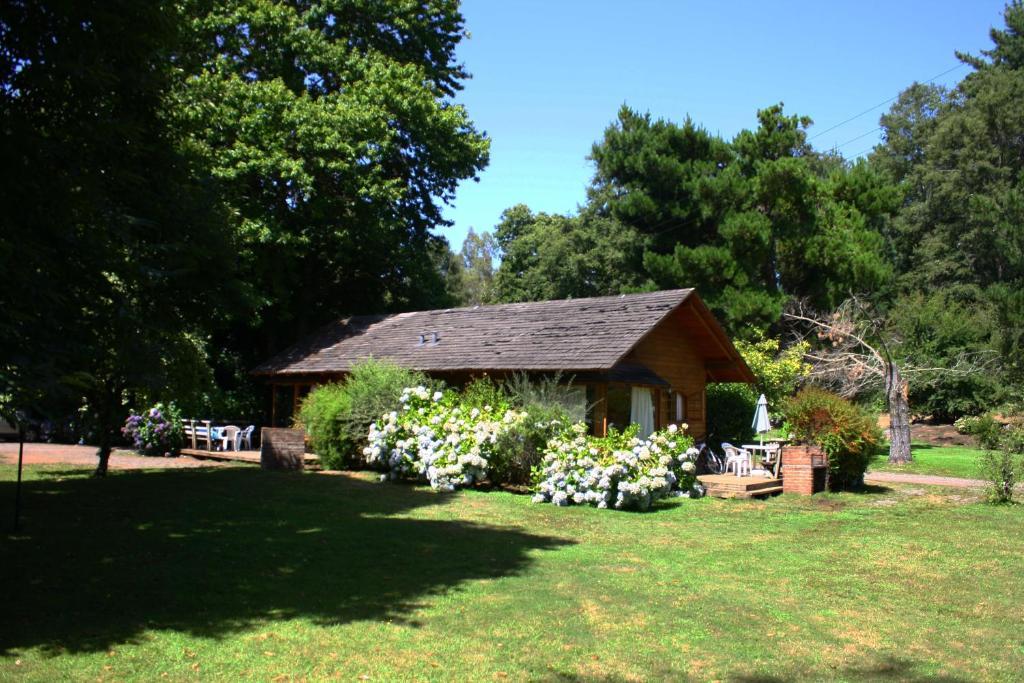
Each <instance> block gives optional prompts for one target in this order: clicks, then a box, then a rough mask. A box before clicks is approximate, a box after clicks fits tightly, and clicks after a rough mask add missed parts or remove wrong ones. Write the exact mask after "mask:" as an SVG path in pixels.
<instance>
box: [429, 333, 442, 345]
mask: <svg viewBox="0 0 1024 683" xmlns="http://www.w3.org/2000/svg"><path fill="white" fill-rule="evenodd" d="M432 337H433V338H432V339H431V340H430V345H431V346H437V345H438V344H440V343H441V335H440V334H439V333H437V332H433V333H432Z"/></svg>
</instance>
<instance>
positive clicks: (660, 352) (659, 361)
mask: <svg viewBox="0 0 1024 683" xmlns="http://www.w3.org/2000/svg"><path fill="white" fill-rule="evenodd" d="M688 337H689V333H688V331H687V329H686V326H685V325H684V324H683V321H682V315H681V312H680V311H678V310H677V311H675V312H674V313H672V314H671V315H670V316H669V317H668V318H666V319H665V320H664V321H662V323H661V324H660V325H658V326H657V327H655V328H654V329H653V330H651V331H650V332H649V333H648V334H647V336H646V337H644V338H643V339H642V340H641V341H640V343H639V344H637V346H636V348H634V349H633V350H632V351H631V352H630V353H629V355H628V356H627V357H626V358H625V361H631V362H636V363H640V364H642V365H645V366H647V367H648V368H650V369H651V370H652V371H654V373H655V374H657V375H658V376H659V377H661V378H662V379H664V380H665V381H667V382H668V383H669V384H671V385H672V389H671V391H672V393H673V395H672V396H670V395H669V392H667V391H659V392H658V394H660V395H659V396H658V399H657V401H656V406H657V407H658V410H657V413H658V415H659V421H658V424H657V428H658V429H663V428H665V427H667V426H668V425H669V424H673V423H675V422H676V419H675V418H676V414H675V412H676V411H675V398H674V394H675V393H680V394H682V395H683V396H684V397H685V410H684V412H685V416H684V421H685V422H686V423H687V424H688V425H689V428H690V429H689V432H690V434H692V435H693V436H694V437H695V438H698V439H700V438H703V437H704V436H706V434H707V421H706V419H705V397H704V389H705V387H706V385H707V372H706V369H705V367H704V357H703V356H702V355H701V354H700V353H698V351H697V349H696V348H694V345H693V344H692V343H691V342H690V341H689V338H688Z"/></svg>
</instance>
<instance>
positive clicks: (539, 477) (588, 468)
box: [533, 423, 703, 510]
mask: <svg viewBox="0 0 1024 683" xmlns="http://www.w3.org/2000/svg"><path fill="white" fill-rule="evenodd" d="M636 430H637V428H636V426H635V425H634V426H632V427H630V428H628V429H626V430H624V431H622V432H618V431H616V430H611V431H610V433H609V434H608V436H606V437H602V438H599V437H593V436H588V435H587V426H586V425H585V424H583V423H578V424H576V425H574V426H573V427H572V428H571V429H570V430H569V431H568V432H567V433H565V434H563V435H562V436H557V437H555V438H553V439H551V441H549V442H548V449H547V451H546V452H545V455H544V461H543V463H542V465H541V467H539V468H538V469H537V471H536V472H535V476H534V483H535V485H536V490H537V493H536V495H535V496H534V497H533V500H534V502H535V503H553V504H555V505H573V504H575V505H584V504H586V505H596V506H597V507H599V508H608V507H613V508H617V509H620V510H621V509H637V510H646V509H647V508H649V507H650V506H651V504H652V503H653V502H654V501H656V500H658V499H660V498H665V497H667V496H669V495H670V494H671V493H672V492H673V491H677V492H679V493H680V495H684V496H685V495H701V494H702V493H703V489H702V488H701V487H700V485H699V484H697V483H696V459H697V450H696V449H695V448H693V439H692V438H691V437H689V436H686V435H685V434H683V433H682V432H680V431H679V429H678V428H677V427H676V426H675V425H671V426H669V428H668V429H666V430H664V431H660V432H655V433H654V434H652V435H651V436H650V437H649V438H648V439H647V440H646V441H641V440H640V439H638V438H637V437H636Z"/></svg>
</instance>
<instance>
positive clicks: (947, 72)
mask: <svg viewBox="0 0 1024 683" xmlns="http://www.w3.org/2000/svg"><path fill="white" fill-rule="evenodd" d="M965 66H967V65H966V64H964V63H962V62H961V63H960V64H957V65H956V66H954V67H953V68H952V69H946V70H945V71H943V72H942V73H940V74H936V75H934V76H932V77H931V78H929V79H928V80H927V81H925V83H931V82H932V81H934V80H935V79H937V78H942V77H943V76H945V75H946V74H949V73H953V72H954V71H956V70H957V69H962V68H964V67H965ZM899 97H900V96H899V95H896V96H895V97H890V98H889V99H887V100H886V101H885V102H879V103H878V104H876V105H875V106H873V107H870V108H868V109H865V110H864V111H862V112H861V113H859V114H857V115H856V116H851V117H850V118H848V119H846V120H845V121H840V122H839V123H837V124H836V125H834V126H832V127H831V128H826V129H825V130H823V131H821V132H820V133H816V134H814V135H812V136H811V137H809V138H807V142H810V141H811V140H814V139H815V138H820V137H821V136H822V135H824V134H825V133H828V132H829V131H833V130H835V129H836V128H839V127H840V126H845V125H846V124H848V123H849V122H850V121H855V120H857V119H859V118H860V117H862V116H864V115H865V114H870V113H871V112H873V111H874V110H876V109H878V108H879V107H884V106H885V105H887V104H889V103H890V102H894V101H895V100H897V99H899Z"/></svg>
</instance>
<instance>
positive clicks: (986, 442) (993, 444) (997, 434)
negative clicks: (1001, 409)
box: [971, 414, 1003, 450]
mask: <svg viewBox="0 0 1024 683" xmlns="http://www.w3.org/2000/svg"><path fill="white" fill-rule="evenodd" d="M971 434H973V435H974V436H976V437H978V445H979V446H980V447H982V448H984V449H986V450H996V449H998V448H999V444H1000V442H1001V441H1002V438H1003V425H1001V424H999V423H998V422H996V419H995V418H994V417H992V415H991V414H985V415H980V416H978V418H977V420H975V422H974V424H973V425H972V431H971Z"/></svg>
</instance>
